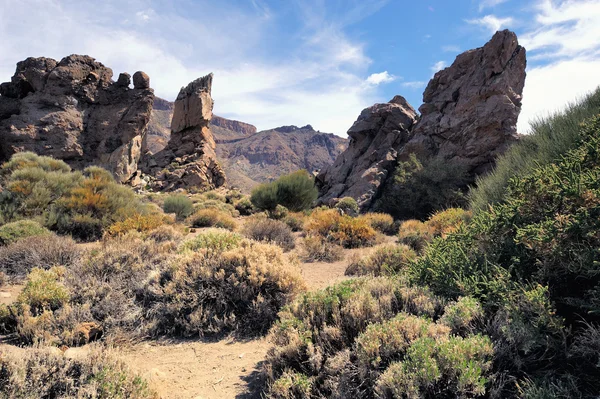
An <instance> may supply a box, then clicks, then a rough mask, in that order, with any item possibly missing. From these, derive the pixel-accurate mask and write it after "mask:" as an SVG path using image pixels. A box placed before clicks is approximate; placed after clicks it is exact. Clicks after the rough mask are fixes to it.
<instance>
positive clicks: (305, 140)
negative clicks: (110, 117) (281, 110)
mask: <svg viewBox="0 0 600 399" xmlns="http://www.w3.org/2000/svg"><path fill="white" fill-rule="evenodd" d="M172 114H173V106H172V103H170V102H168V101H166V100H163V99H159V98H157V99H156V101H155V107H154V109H153V111H152V117H151V118H150V126H149V129H148V135H147V142H148V143H149V144H148V148H149V149H150V151H152V152H157V151H160V150H161V149H162V148H164V146H165V145H166V142H167V141H168V137H169V135H170V127H169V124H170V118H171V117H172ZM210 130H211V132H212V134H213V136H214V139H215V142H216V145H217V147H216V153H217V157H218V159H219V161H220V163H221V165H222V167H223V169H224V171H225V174H226V175H227V179H228V182H229V184H230V185H231V186H233V187H237V188H240V189H241V190H242V191H245V192H249V191H250V190H251V189H252V188H253V187H255V186H256V185H258V184H260V183H263V182H267V181H271V180H273V179H276V178H277V177H279V176H281V175H283V174H286V173H290V172H293V171H296V170H298V169H306V170H308V171H310V172H313V171H315V170H320V169H322V168H324V167H326V166H328V165H330V164H332V163H333V161H334V160H335V159H336V157H337V156H338V155H339V154H341V153H342V151H343V150H344V149H345V148H346V146H347V142H348V140H347V139H345V138H342V137H339V136H336V135H334V134H330V133H321V132H317V131H315V130H314V129H313V128H312V126H310V125H307V126H304V127H296V126H282V127H279V128H275V129H271V130H265V131H261V132H257V131H256V127H255V126H253V125H250V124H247V123H244V122H240V121H235V120H231V119H226V118H222V117H219V116H214V117H213V119H212V120H211V122H210Z"/></svg>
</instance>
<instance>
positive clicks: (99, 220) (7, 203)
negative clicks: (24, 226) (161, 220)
mask: <svg viewBox="0 0 600 399" xmlns="http://www.w3.org/2000/svg"><path fill="white" fill-rule="evenodd" d="M0 179H1V181H0V184H1V185H2V186H3V187H4V190H3V191H2V193H1V194H0V213H2V214H3V215H4V219H5V220H6V221H12V220H16V219H21V218H37V219H39V220H43V225H44V226H46V227H47V228H49V229H50V230H52V231H55V232H57V233H59V234H71V235H73V237H74V238H77V239H80V240H83V241H90V240H96V239H98V238H100V237H101V236H102V234H103V232H104V230H105V229H106V228H108V227H109V226H111V225H112V224H114V223H115V222H118V221H120V220H124V219H126V218H127V217H130V216H132V215H134V214H145V213H147V212H148V208H147V207H146V206H145V205H144V204H143V203H142V202H141V201H140V200H139V198H138V197H137V196H136V195H135V194H134V192H133V191H132V190H131V189H130V188H128V187H125V186H122V185H120V184H118V183H116V182H115V180H114V179H113V177H112V176H111V174H110V173H109V172H107V171H106V170H104V169H101V168H98V167H95V166H94V167H88V168H86V169H85V170H84V171H83V173H82V172H72V171H71V169H70V167H69V166H68V165H67V164H65V163H64V162H62V161H58V160H54V159H52V158H48V157H41V156H38V155H35V154H32V153H18V154H15V155H13V157H12V158H11V159H10V160H9V161H8V162H6V163H5V164H4V165H2V167H1V168H0Z"/></svg>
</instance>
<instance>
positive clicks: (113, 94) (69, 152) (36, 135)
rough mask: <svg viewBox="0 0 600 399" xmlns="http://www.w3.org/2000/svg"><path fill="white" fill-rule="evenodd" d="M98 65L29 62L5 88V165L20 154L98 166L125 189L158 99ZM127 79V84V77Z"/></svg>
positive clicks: (0, 137) (84, 59) (74, 58)
mask: <svg viewBox="0 0 600 399" xmlns="http://www.w3.org/2000/svg"><path fill="white" fill-rule="evenodd" d="M124 75H126V74H122V75H121V76H120V77H119V82H116V83H115V82H113V81H112V80H111V78H112V76H113V72H112V70H111V69H110V68H107V67H105V66H104V65H102V64H101V63H99V62H96V61H95V60H94V59H93V58H91V57H88V56H82V55H71V56H68V57H65V58H63V59H62V60H61V61H60V62H57V61H55V60H52V59H49V58H28V59H26V60H25V61H22V62H19V63H18V64H17V70H16V72H15V75H14V76H13V77H12V79H11V82H6V83H2V85H0V94H1V96H0V161H4V160H6V159H8V158H9V157H10V156H11V155H12V154H14V153H16V152H20V151H32V152H35V153H37V154H41V155H48V156H52V157H54V158H58V159H62V160H64V161H65V162H67V163H68V164H70V165H71V166H73V167H75V168H83V167H85V166H88V165H92V164H94V165H99V166H103V167H105V168H107V169H108V170H110V171H111V172H113V174H114V175H115V177H116V179H117V180H118V181H120V182H124V181H126V180H128V179H129V178H130V177H131V176H132V175H133V173H134V172H135V171H136V170H137V164H138V160H139V158H140V155H141V146H142V140H143V137H144V135H145V133H146V129H147V125H148V121H149V119H150V111H151V110H152V102H153V101H154V93H153V91H152V89H149V88H144V89H139V88H138V89H129V88H128V87H127V86H128V85H125V78H126V77H127V76H124ZM123 76H124V77H123Z"/></svg>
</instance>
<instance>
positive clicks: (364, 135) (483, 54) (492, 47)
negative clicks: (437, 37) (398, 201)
mask: <svg viewBox="0 0 600 399" xmlns="http://www.w3.org/2000/svg"><path fill="white" fill-rule="evenodd" d="M525 67H526V58H525V49H524V48H523V47H521V46H520V45H519V44H518V41H517V36H516V35H515V34H514V33H513V32H511V31H508V30H504V31H500V32H497V33H496V34H495V35H494V36H493V38H492V39H491V40H490V41H489V42H488V43H486V44H485V45H484V46H483V47H481V48H477V49H474V50H469V51H467V52H465V53H462V54H460V55H459V56H458V57H457V58H456V60H455V61H454V63H453V64H452V65H451V66H450V67H448V68H446V69H444V70H442V71H439V72H437V73H436V74H435V76H434V77H433V79H432V80H431V81H430V82H429V84H428V86H427V88H426V90H425V92H424V94H423V101H424V104H423V105H422V106H421V107H420V108H419V111H420V113H421V116H420V118H418V122H417V121H416V119H417V116H416V115H415V112H414V110H413V109H412V107H411V106H410V105H408V104H407V103H406V101H404V99H403V98H401V97H399V96H397V97H395V98H394V100H392V101H391V102H390V103H387V104H376V105H374V106H372V107H369V108H367V109H365V110H364V111H363V112H362V113H361V115H360V116H359V118H358V120H357V121H356V122H355V123H354V125H353V126H352V127H351V128H350V130H349V131H348V135H349V136H350V138H351V141H350V145H349V147H348V150H346V151H345V152H344V153H343V154H342V155H340V157H339V158H338V159H337V160H336V161H335V163H334V164H333V165H332V166H331V167H329V168H327V169H325V170H323V171H322V172H321V173H320V174H319V175H318V176H317V185H318V186H319V188H320V198H319V202H321V203H330V202H331V201H335V199H336V198H340V197H345V196H350V197H353V198H355V199H356V200H357V201H358V203H359V205H360V206H361V208H362V209H363V210H368V209H370V208H371V207H372V205H373V203H374V200H375V199H377V198H378V197H379V196H381V194H382V192H383V191H384V189H385V186H386V184H391V183H390V182H389V181H390V180H391V179H387V178H388V177H389V176H391V174H392V173H393V170H394V169H395V167H396V165H397V163H398V161H405V160H408V159H409V158H410V156H411V154H415V155H416V156H417V158H418V159H419V160H427V159H431V158H433V157H439V158H441V159H443V160H444V161H447V162H448V163H452V164H460V165H462V167H463V168H464V169H465V170H466V173H467V176H468V177H467V181H466V184H471V183H473V182H474V181H475V177H476V176H477V175H479V174H481V173H484V172H486V171H489V170H490V169H491V168H492V167H493V165H494V160H495V158H496V156H498V155H499V154H501V153H502V152H504V151H505V150H506V149H507V148H508V146H509V145H510V144H512V143H514V142H515V141H516V140H518V135H517V132H516V124H517V118H518V116H519V113H520V111H521V98H522V97H521V96H522V92H523V86H524V84H525ZM415 122H416V123H415ZM457 188H462V187H457ZM383 200H385V199H383Z"/></svg>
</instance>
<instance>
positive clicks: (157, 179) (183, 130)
mask: <svg viewBox="0 0 600 399" xmlns="http://www.w3.org/2000/svg"><path fill="white" fill-rule="evenodd" d="M212 79H213V75H212V74H210V75H207V76H205V77H203V78H199V79H196V80H194V81H193V82H191V83H190V84H189V85H187V86H186V87H183V88H182V89H181V90H180V91H179V95H178V96H177V100H176V101H175V104H174V106H173V119H172V120H171V136H170V139H169V143H168V144H167V146H166V147H165V148H164V149H163V150H161V151H159V152H158V153H156V154H152V153H150V152H148V153H147V154H145V156H144V158H143V161H142V171H143V172H144V173H145V174H146V175H148V176H146V177H149V179H148V180H147V181H146V184H148V185H150V187H151V188H153V189H156V190H164V191H172V190H176V189H179V188H185V189H195V190H208V189H213V188H216V187H220V186H222V185H224V184H225V182H226V179H225V173H224V172H223V170H222V169H221V166H220V165H219V163H218V162H217V156H216V154H215V141H214V138H213V135H212V133H211V131H210V129H209V124H210V121H211V119H212V109H213V100H212V98H211V89H212ZM141 178H142V176H141V175H140V174H138V175H136V177H135V179H134V180H136V181H135V182H134V184H144V182H143V179H141ZM138 180H139V181H138Z"/></svg>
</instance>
